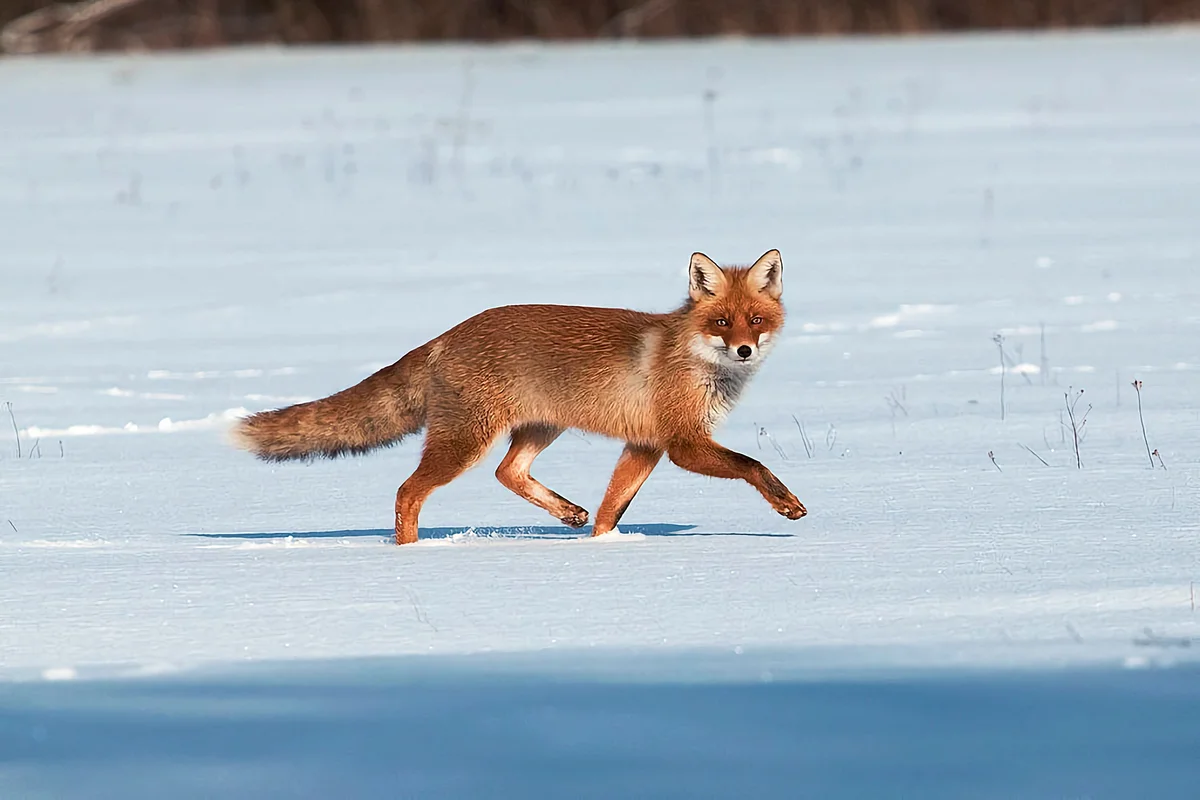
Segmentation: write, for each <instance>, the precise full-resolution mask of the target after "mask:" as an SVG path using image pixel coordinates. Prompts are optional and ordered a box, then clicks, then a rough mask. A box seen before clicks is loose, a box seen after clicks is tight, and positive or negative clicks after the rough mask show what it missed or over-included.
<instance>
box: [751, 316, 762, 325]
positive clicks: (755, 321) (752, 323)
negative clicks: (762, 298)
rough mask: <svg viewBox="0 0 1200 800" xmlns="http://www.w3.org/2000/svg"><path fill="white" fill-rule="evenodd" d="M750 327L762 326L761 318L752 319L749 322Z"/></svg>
mask: <svg viewBox="0 0 1200 800" xmlns="http://www.w3.org/2000/svg"><path fill="white" fill-rule="evenodd" d="M750 324H751V325H762V317H754V318H753V319H751V320H750Z"/></svg>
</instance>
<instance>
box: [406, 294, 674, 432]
mask: <svg viewBox="0 0 1200 800" xmlns="http://www.w3.org/2000/svg"><path fill="white" fill-rule="evenodd" d="M669 326H670V315H666V314H649V313H645V312H640V311H631V310H628V309H619V308H594V307H589V306H561V305H511V306H499V307H497V308H491V309H488V310H486V311H483V312H481V313H479V314H477V315H475V316H474V317H471V318H470V319H467V320H465V321H464V322H462V323H460V324H459V325H457V326H455V327H454V328H451V329H450V330H448V331H447V332H446V333H444V334H442V335H441V336H439V337H438V338H437V339H435V340H434V341H433V342H431V346H432V348H433V349H432V351H431V359H430V366H431V368H432V371H433V373H434V374H435V375H436V376H437V377H438V378H439V380H440V381H442V382H443V383H444V385H445V388H446V389H448V390H450V391H452V392H454V393H456V394H457V395H459V396H461V397H462V398H463V399H465V400H470V401H473V402H482V403H485V404H486V405H487V406H489V407H492V408H495V409H497V413H506V414H511V415H512V416H513V417H514V420H513V421H514V422H517V423H520V422H534V421H538V422H547V423H551V424H557V425H561V426H562V427H577V428H583V429H585V430H593V431H596V432H600V433H605V434H608V435H614V436H620V437H623V438H627V439H635V440H636V439H645V438H647V437H649V436H651V435H652V430H650V429H649V428H650V427H652V421H651V383H652V381H651V375H652V373H653V371H654V369H655V367H656V365H657V363H658V359H659V356H658V354H659V352H660V350H661V344H662V342H663V340H664V337H665V336H667V335H668V333H669V331H668V329H669Z"/></svg>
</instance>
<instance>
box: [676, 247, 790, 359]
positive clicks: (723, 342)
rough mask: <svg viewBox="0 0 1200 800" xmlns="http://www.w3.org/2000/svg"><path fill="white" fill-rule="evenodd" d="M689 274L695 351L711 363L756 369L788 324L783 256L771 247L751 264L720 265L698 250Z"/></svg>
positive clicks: (690, 315) (693, 346) (690, 314)
mask: <svg viewBox="0 0 1200 800" xmlns="http://www.w3.org/2000/svg"><path fill="white" fill-rule="evenodd" d="M688 272H689V275H690V286H689V287H688V291H689V295H690V296H691V300H692V303H691V311H690V313H689V315H688V316H689V317H690V318H691V320H692V325H693V327H694V329H695V330H694V336H693V338H692V350H693V352H694V353H695V354H696V355H698V356H699V357H700V358H702V359H704V360H705V361H708V362H709V363H711V364H716V365H718V366H723V367H726V368H731V369H748V368H754V367H757V366H758V365H759V364H760V363H761V362H762V360H763V358H765V357H766V355H767V352H768V351H769V350H770V349H771V345H772V344H773V341H772V339H773V337H774V336H775V335H776V334H777V333H778V331H779V330H780V328H782V327H783V303H782V302H781V301H780V299H779V298H780V297H781V296H782V295H783V258H782V257H781V256H780V255H779V251H778V250H768V251H767V252H766V253H764V254H763V255H762V257H761V258H759V259H758V261H755V262H754V265H753V266H750V267H724V268H722V267H719V266H717V264H716V263H715V262H714V261H713V260H712V259H711V258H709V257H708V256H706V255H704V254H703V253H693V254H692V263H691V267H690V268H689V270H688Z"/></svg>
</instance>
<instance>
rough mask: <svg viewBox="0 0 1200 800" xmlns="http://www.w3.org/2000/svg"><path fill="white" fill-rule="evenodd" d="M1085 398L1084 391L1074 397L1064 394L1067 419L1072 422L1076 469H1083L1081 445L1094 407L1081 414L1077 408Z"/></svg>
mask: <svg viewBox="0 0 1200 800" xmlns="http://www.w3.org/2000/svg"><path fill="white" fill-rule="evenodd" d="M1082 397H1083V389H1080V390H1079V391H1078V392H1076V393H1074V394H1073V395H1072V394H1071V393H1070V392H1069V391H1068V392H1065V393H1064V394H1063V402H1064V403H1065V404H1066V406H1067V419H1068V420H1070V422H1071V442H1072V444H1073V445H1074V447H1075V468H1076V469H1083V458H1082V456H1081V455H1080V453H1079V443H1080V442H1081V441H1082V435H1083V429H1084V426H1085V425H1087V416H1088V414H1089V413H1090V412H1091V410H1092V407H1091V405H1089V406H1088V407H1087V408H1085V409H1084V410H1083V413H1082V414H1080V413H1079V412H1078V411H1077V410H1076V407H1077V406H1078V405H1079V400H1080V399H1081V398H1082Z"/></svg>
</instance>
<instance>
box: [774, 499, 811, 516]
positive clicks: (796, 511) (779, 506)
mask: <svg viewBox="0 0 1200 800" xmlns="http://www.w3.org/2000/svg"><path fill="white" fill-rule="evenodd" d="M771 507H772V508H774V509H775V510H776V511H778V512H779V513H780V514H781V515H783V516H785V517H787V518H788V519H800V518H801V517H803V516H804V515H805V514H807V513H808V509H807V508H805V507H804V504H803V503H801V502H800V501H799V500H797V499H796V496H795V495H793V494H789V495H788V496H787V497H784V498H781V499H779V500H772V501H771Z"/></svg>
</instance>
